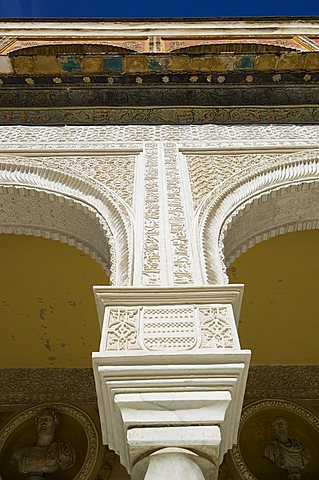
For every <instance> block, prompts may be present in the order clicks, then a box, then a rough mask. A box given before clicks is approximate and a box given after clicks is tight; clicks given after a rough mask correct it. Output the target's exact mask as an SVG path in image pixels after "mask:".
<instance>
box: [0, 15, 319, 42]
mask: <svg viewBox="0 0 319 480" xmlns="http://www.w3.org/2000/svg"><path fill="white" fill-rule="evenodd" d="M318 34H319V26H318V21H317V20H308V19H298V20H296V19H291V20H289V21H288V20H285V19H278V20H276V21H274V20H271V19H269V20H268V21H263V22H259V21H257V20H250V19H246V20H235V19H224V20H220V19H218V20H215V21H214V20H207V19H203V20H197V21H192V20H191V19H190V20H188V21H183V22H181V21H178V19H176V20H167V21H163V20H159V21H156V22H149V21H147V20H134V19H130V20H126V21H124V20H121V19H118V20H106V21H105V20H104V19H103V20H100V21H99V20H91V21H89V22H83V21H82V22H81V21H73V22H70V21H69V22H59V21H53V22H46V21H41V22H35V21H32V20H26V21H19V22H18V21H14V20H13V21H6V20H3V21H1V22H0V35H1V36H13V37H20V36H22V37H27V38H30V39H32V38H37V37H40V38H44V37H47V38H51V39H54V38H55V37H59V38H61V37H62V38H65V39H69V38H70V37H73V38H76V37H80V38H85V37H86V38H109V37H115V38H119V37H120V38H130V37H136V36H138V37H142V38H148V37H149V36H152V35H157V36H164V37H165V36H167V37H170V36H191V35H195V36H197V37H198V36H202V37H207V36H212V37H214V36H219V37H220V36H225V35H226V36H233V35H234V36H238V35H243V36H245V35H249V36H250V37H254V36H264V37H272V36H276V37H278V36H286V35H292V36H294V35H314V36H318Z"/></svg>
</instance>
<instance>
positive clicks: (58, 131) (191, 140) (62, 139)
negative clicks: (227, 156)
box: [0, 125, 319, 150]
mask: <svg viewBox="0 0 319 480" xmlns="http://www.w3.org/2000/svg"><path fill="white" fill-rule="evenodd" d="M0 134H1V135H0V148H1V149H9V150H13V149H27V150H28V149H30V147H32V149H36V148H46V149H59V148H62V149H67V148H70V149H71V148H75V149H77V150H79V149H86V150H91V149H93V150H96V149H102V148H104V149H107V148H112V147H111V143H112V142H116V143H115V144H114V145H116V147H119V144H121V143H122V145H123V147H124V148H126V149H128V148H133V147H134V146H140V145H141V142H144V141H150V142H154V141H176V142H178V143H179V144H183V145H184V146H185V147H187V148H192V147H193V146H196V147H197V148H198V147H201V148H202V147H204V146H205V145H206V144H207V145H208V146H212V145H214V147H218V146H220V147H223V146H226V147H227V146H229V145H230V144H236V145H237V146H238V147H239V148H240V147H241V148H243V147H247V146H248V145H250V144H258V145H259V146H260V145H267V144H275V145H277V146H278V145H280V146H283V145H287V146H290V147H291V146H292V145H300V143H302V144H309V143H310V144H312V145H314V144H316V145H317V144H318V135H319V126H318V125H311V126H299V125H243V126H241V125H233V126H223V125H156V126H149V125H145V126H143V125H128V126H115V125H112V126H101V127H97V126H90V127H81V126H80V127H78V126H65V127H40V126H39V127H38V126H34V127H26V126H15V127H14V128H13V127H12V126H1V127H0ZM203 142H204V143H203Z"/></svg>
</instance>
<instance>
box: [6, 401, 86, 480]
mask: <svg viewBox="0 0 319 480" xmlns="http://www.w3.org/2000/svg"><path fill="white" fill-rule="evenodd" d="M59 421H60V420H59V416H58V414H57V413H56V412H55V411H54V410H53V409H50V408H46V409H44V410H41V411H40V412H39V414H38V415H37V417H36V425H37V441H36V443H35V444H34V445H27V446H25V447H19V448H18V449H17V450H15V452H14V454H13V456H12V458H11V462H12V463H13V464H14V465H15V466H16V467H17V469H18V472H19V473H26V474H28V475H27V477H26V478H27V479H28V480H40V479H43V478H46V474H49V473H55V472H57V471H58V470H59V469H61V470H67V469H69V468H71V467H72V466H73V465H74V463H75V456H76V454H75V450H74V448H73V446H72V445H71V443H70V442H65V441H63V440H55V438H54V437H55V431H56V428H57V427H58V426H59Z"/></svg>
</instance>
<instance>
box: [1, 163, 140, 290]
mask: <svg viewBox="0 0 319 480" xmlns="http://www.w3.org/2000/svg"><path fill="white" fill-rule="evenodd" d="M0 206H1V208H0V233H15V234H27V235H35V236H43V237H45V238H51V239H54V240H59V241H62V242H64V243H68V244H70V245H74V246H75V247H77V248H79V249H82V250H84V251H85V252H86V253H88V254H89V255H91V256H92V257H93V258H94V259H95V260H97V261H98V262H99V263H101V264H102V265H103V267H104V268H105V269H106V270H107V271H108V272H110V275H111V282H112V284H114V285H130V284H131V278H132V251H133V249H132V244H133V238H132V228H131V222H132V219H131V214H130V212H129V211H128V209H127V207H126V205H125V204H124V202H123V201H122V200H121V199H120V198H119V197H118V196H117V195H116V194H115V193H114V192H112V191H111V190H109V189H108V188H107V187H105V186H103V185H101V184H99V183H98V182H95V181H93V180H92V179H90V178H89V177H85V175H83V173H82V172H81V176H80V174H78V173H77V172H75V171H74V170H71V169H70V171H69V170H68V169H66V168H65V167H64V168H63V170H62V169H61V168H60V169H59V168H53V167H52V165H46V164H45V162H43V161H42V162H41V164H39V162H37V161H36V160H34V159H30V158H28V159H27V158H19V157H3V158H1V159H0Z"/></svg>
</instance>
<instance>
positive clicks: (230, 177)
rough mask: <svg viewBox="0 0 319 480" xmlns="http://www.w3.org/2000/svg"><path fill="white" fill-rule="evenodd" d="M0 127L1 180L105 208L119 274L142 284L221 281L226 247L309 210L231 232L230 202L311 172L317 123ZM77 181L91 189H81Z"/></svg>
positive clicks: (230, 254) (249, 241)
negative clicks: (245, 232)
mask: <svg viewBox="0 0 319 480" xmlns="http://www.w3.org/2000/svg"><path fill="white" fill-rule="evenodd" d="M0 133H1V134H2V135H1V138H0V152H1V151H2V152H3V153H2V155H3V157H2V158H3V160H2V164H4V165H5V166H4V170H9V171H10V172H11V173H10V174H7V173H6V174H5V179H3V182H7V181H9V183H14V184H17V185H19V184H23V185H25V183H26V186H28V185H29V186H31V185H30V182H31V184H32V186H36V187H39V186H40V187H41V188H49V189H52V188H53V190H54V191H57V192H59V193H60V194H63V192H64V193H66V194H67V195H71V196H74V195H75V196H76V198H78V200H81V199H82V200H85V198H86V200H88V201H89V204H91V206H92V207H93V208H95V209H96V210H97V212H98V214H100V215H101V216H102V217H103V219H104V221H105V222H106V224H107V225H108V228H109V230H110V234H109V237H112V238H113V241H112V239H109V240H108V244H109V245H110V249H111V252H112V249H113V251H114V254H112V262H111V263H112V272H114V271H117V272H118V273H117V274H112V275H113V277H112V281H113V282H115V283H117V284H121V283H122V284H130V283H131V282H132V281H133V280H132V278H133V276H134V282H135V283H137V284H144V285H161V284H162V285H165V284H188V283H198V282H201V281H203V279H204V282H205V281H206V282H208V283H224V282H227V277H226V275H225V263H224V257H226V262H229V261H231V260H232V259H233V258H235V256H236V255H238V254H240V253H241V252H243V251H244V250H245V249H247V248H248V246H252V245H253V244H254V242H255V243H256V242H257V241H259V240H258V239H261V238H262V239H265V238H266V237H267V235H268V233H267V232H272V233H269V235H274V234H278V233H283V232H286V231H291V228H295V229H300V228H313V227H310V226H309V223H308V224H304V223H303V222H305V221H306V220H309V219H308V218H307V219H306V218H301V219H300V221H299V222H298V225H297V226H295V227H291V222H289V224H287V225H286V227H285V226H283V225H279V226H278V228H277V227H274V226H273V225H271V224H270V225H269V226H267V228H266V227H265V228H261V226H260V228H259V226H258V222H257V224H256V222H254V224H256V229H255V231H254V232H251V234H250V236H247V237H246V238H243V237H242V240H241V241H240V242H239V240H238V241H237V238H238V235H237V234H236V235H231V231H235V230H234V229H233V230H232V228H231V225H232V223H233V221H234V219H236V222H237V221H239V216H238V215H237V210H236V209H239V210H238V212H241V213H240V215H243V212H245V213H246V212H247V211H248V210H246V209H244V208H243V206H244V205H245V204H246V203H247V205H249V208H253V205H255V203H256V202H255V201H253V200H252V199H253V197H254V198H255V197H256V201H257V203H258V202H259V203H261V202H264V201H265V200H266V197H265V196H264V194H266V190H267V189H268V190H270V189H271V191H272V193H271V198H273V196H274V195H277V194H276V193H275V192H276V189H278V187H279V186H281V185H285V186H289V185H290V184H291V183H297V182H309V181H313V180H314V179H315V178H317V177H316V175H317V171H316V168H317V167H315V163H316V159H317V152H316V150H315V149H316V148H317V138H318V134H319V128H318V127H317V126H309V127H308V126H285V125H280V126H272V125H267V126H261V125H254V126H249V127H248V126H218V125H202V126H196V125H185V126H181V125H179V126H166V125H163V126H139V125H131V126H127V127H123V126H105V127H67V126H66V127H50V128H47V127H22V126H17V127H14V128H9V127H4V126H2V127H0ZM88 152H90V153H88ZM7 164H8V165H11V166H6V165H7ZM289 165H290V166H289ZM46 171H47V172H49V171H50V172H53V171H54V172H55V173H51V174H50V175H49V174H48V173H45V172H46ZM31 172H33V173H32V175H33V177H32V176H31V175H30V174H31ZM136 172H139V173H138V175H137V176H136ZM8 175H9V177H8ZM78 175H80V176H81V180H80V179H79V180H78V181H77V182H75V178H78ZM42 177H43V178H44V177H45V181H44V180H43V179H42V180H41V178H42ZM137 177H138V178H137ZM66 178H69V179H71V178H72V182H71V180H68V181H65V179H66ZM19 182H20V183H19ZM59 182H60V183H59ZM74 182H75V183H74ZM57 183H59V186H57ZM62 184H63V186H62ZM64 184H66V185H70V187H68V188H66V187H65V186H64ZM71 184H72V185H71ZM75 184H76V186H75ZM85 185H87V187H85ZM141 188H143V190H144V195H141V193H140V191H141ZM61 189H62V190H61ZM81 189H82V190H83V189H84V190H85V191H86V189H88V190H87V191H88V192H89V191H90V193H88V194H85V195H87V196H86V197H85V195H84V197H83V195H82V194H80V193H79V191H80V190H81ZM260 195H263V196H262V197H260ZM191 196H192V197H193V202H194V203H192V199H191ZM82 197H83V198H82ZM92 197H94V201H93V204H92V203H91V202H92ZM257 197H258V198H259V197H260V199H259V200H257ZM267 198H268V197H267ZM269 198H270V197H269ZM254 202H255V203H254ZM306 203H307V202H306ZM105 208H107V209H108V210H105ZM300 215H301V217H302V213H300ZM313 220H315V219H313ZM286 223H287V222H286ZM234 225H235V223H234ZM239 225H240V223H238V228H239ZM303 225H304V226H303ZM313 225H315V223H314V224H313ZM234 228H235V227H234ZM276 228H277V230H276ZM163 231H165V232H166V233H165V235H163V234H162V232H163ZM227 232H228V233H227ZM225 235H226V236H225ZM224 237H225V248H224V243H223V239H224ZM257 237H258V238H257ZM134 238H136V240H134ZM267 238H268V237H267ZM254 239H255V240H254ZM134 241H135V254H134V255H135V256H134V273H133V259H132V255H133V244H134ZM112 242H113V243H112ZM236 242H237V244H236ZM200 244H201V245H200ZM197 245H199V247H198V246H197ZM115 262H117V266H115ZM124 271H125V273H124ZM119 272H121V273H119ZM114 275H115V276H114ZM205 278H206V280H205Z"/></svg>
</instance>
